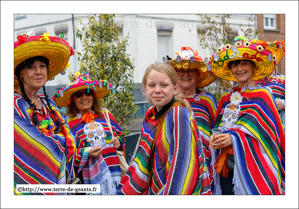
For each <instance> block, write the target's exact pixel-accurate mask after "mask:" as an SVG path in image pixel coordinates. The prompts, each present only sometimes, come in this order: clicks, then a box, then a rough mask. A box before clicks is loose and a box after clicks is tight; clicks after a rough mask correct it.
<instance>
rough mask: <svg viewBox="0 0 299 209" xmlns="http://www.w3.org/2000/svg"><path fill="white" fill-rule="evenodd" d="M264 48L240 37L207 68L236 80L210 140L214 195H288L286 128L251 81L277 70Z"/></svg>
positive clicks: (271, 101)
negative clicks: (285, 189) (236, 83)
mask: <svg viewBox="0 0 299 209" xmlns="http://www.w3.org/2000/svg"><path fill="white" fill-rule="evenodd" d="M266 44H267V43H266V42H263V41H259V42H257V41H256V40H253V41H247V39H246V38H245V37H238V38H236V40H235V43H234V44H233V45H229V44H227V45H226V46H225V47H221V48H219V49H218V50H217V52H216V53H215V54H213V55H212V56H211V57H210V61H209V63H208V65H207V67H208V68H211V69H212V72H213V73H214V74H215V75H216V76H218V77H220V78H224V79H227V80H231V81H237V82H238V86H236V87H233V88H232V89H230V90H227V91H225V92H224V93H223V94H222V96H221V98H220V101H219V104H218V108H217V112H216V120H215V128H218V130H220V133H218V134H217V135H216V134H215V135H214V134H213V135H212V136H211V137H210V146H211V147H212V148H213V149H211V154H212V164H213V169H215V171H214V175H215V176H214V182H213V183H214V186H215V194H216V195H217V194H220V195H221V194H235V195H245V194H246V195H255V194H262V195H279V194H284V178H285V171H284V164H285V162H284V158H285V155H284V153H285V149H284V148H285V135H284V130H283V127H282V124H281V121H280V119H279V114H278V111H277V108H276V105H275V101H274V98H273V95H272V93H271V92H270V91H269V89H268V88H266V87H262V86H256V85H255V83H254V82H253V81H254V80H259V79H261V78H263V77H265V76H268V75H270V74H271V72H272V71H273V69H274V67H275V66H276V62H277V60H276V59H275V56H274V54H273V53H271V52H270V51H268V50H266V47H267V45H266ZM217 148H218V149H217ZM219 148H220V149H219Z"/></svg>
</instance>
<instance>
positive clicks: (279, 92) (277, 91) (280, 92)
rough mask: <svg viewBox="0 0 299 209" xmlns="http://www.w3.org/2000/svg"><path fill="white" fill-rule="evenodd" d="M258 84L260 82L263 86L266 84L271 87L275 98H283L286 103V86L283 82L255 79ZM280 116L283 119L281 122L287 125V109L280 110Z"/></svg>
mask: <svg viewBox="0 0 299 209" xmlns="http://www.w3.org/2000/svg"><path fill="white" fill-rule="evenodd" d="M255 83H256V84H260V85H262V86H266V87H268V88H270V89H271V91H272V94H273V96H274V98H275V99H279V100H281V101H282V102H283V103H284V104H285V86H284V84H282V83H279V82H277V83H275V82H270V81H266V82H264V81H261V80H259V81H255ZM278 112H279V116H280V119H281V122H282V124H283V125H285V109H283V110H280V111H278Z"/></svg>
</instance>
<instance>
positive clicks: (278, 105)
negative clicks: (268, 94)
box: [275, 99, 284, 111]
mask: <svg viewBox="0 0 299 209" xmlns="http://www.w3.org/2000/svg"><path fill="white" fill-rule="evenodd" d="M275 102H276V105H277V108H278V110H279V111H280V110H283V109H284V104H283V102H282V101H281V100H279V99H276V100H275Z"/></svg>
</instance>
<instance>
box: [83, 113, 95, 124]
mask: <svg viewBox="0 0 299 209" xmlns="http://www.w3.org/2000/svg"><path fill="white" fill-rule="evenodd" d="M81 120H82V121H83V122H84V123H89V122H93V121H94V115H93V113H91V112H87V113H84V114H83V115H82V118H81Z"/></svg>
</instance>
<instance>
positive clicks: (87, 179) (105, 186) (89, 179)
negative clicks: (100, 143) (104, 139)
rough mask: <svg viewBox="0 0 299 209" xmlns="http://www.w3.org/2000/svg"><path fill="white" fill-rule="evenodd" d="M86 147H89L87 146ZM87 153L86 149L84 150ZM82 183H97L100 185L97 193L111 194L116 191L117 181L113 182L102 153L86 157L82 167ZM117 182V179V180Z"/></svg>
mask: <svg viewBox="0 0 299 209" xmlns="http://www.w3.org/2000/svg"><path fill="white" fill-rule="evenodd" d="M86 149H90V147H87V148H86ZM86 152H87V153H88V151H86ZM82 176H83V181H84V184H99V185H100V186H101V187H100V188H101V189H100V192H99V193H92V194H99V195H113V194H115V192H116V186H117V182H114V181H113V179H112V176H111V173H110V171H109V168H108V166H107V164H106V162H105V160H104V158H103V156H102V155H100V156H99V157H97V158H95V157H91V158H88V160H87V162H86V163H85V165H84V167H83V168H82ZM118 182H119V181H118Z"/></svg>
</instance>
